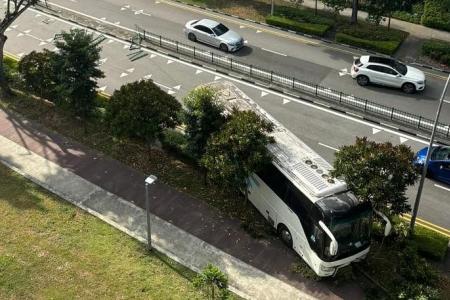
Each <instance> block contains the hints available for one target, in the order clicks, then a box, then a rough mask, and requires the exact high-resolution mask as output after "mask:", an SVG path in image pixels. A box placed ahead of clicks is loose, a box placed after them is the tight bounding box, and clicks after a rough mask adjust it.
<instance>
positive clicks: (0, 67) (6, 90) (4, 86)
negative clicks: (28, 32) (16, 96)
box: [0, 33, 12, 97]
mask: <svg viewBox="0 0 450 300" xmlns="http://www.w3.org/2000/svg"><path fill="white" fill-rule="evenodd" d="M7 39H8V37H7V36H6V35H5V34H4V33H0V89H1V90H2V93H3V95H4V96H6V97H8V96H11V95H12V91H11V88H10V87H9V84H8V80H7V79H6V74H5V68H4V64H3V55H4V49H3V48H4V47H5V43H6V40H7Z"/></svg>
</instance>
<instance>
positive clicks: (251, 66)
mask: <svg viewBox="0 0 450 300" xmlns="http://www.w3.org/2000/svg"><path fill="white" fill-rule="evenodd" d="M252 71H253V65H250V77H252Z"/></svg>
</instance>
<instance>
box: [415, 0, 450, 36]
mask: <svg viewBox="0 0 450 300" xmlns="http://www.w3.org/2000/svg"><path fill="white" fill-rule="evenodd" d="M422 24H423V25H425V26H427V27H432V28H437V29H441V30H446V31H450V0H425V6H424V10H423V15H422Z"/></svg>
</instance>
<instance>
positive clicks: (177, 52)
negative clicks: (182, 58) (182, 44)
mask: <svg viewBox="0 0 450 300" xmlns="http://www.w3.org/2000/svg"><path fill="white" fill-rule="evenodd" d="M177 53H178V41H177Z"/></svg>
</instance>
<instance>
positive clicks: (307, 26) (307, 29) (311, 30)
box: [266, 16, 331, 36]
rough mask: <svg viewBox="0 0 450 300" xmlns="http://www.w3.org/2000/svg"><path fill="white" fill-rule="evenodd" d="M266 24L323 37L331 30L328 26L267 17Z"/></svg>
mask: <svg viewBox="0 0 450 300" xmlns="http://www.w3.org/2000/svg"><path fill="white" fill-rule="evenodd" d="M266 23H267V24H270V25H274V26H279V27H282V28H286V29H290V30H294V31H299V32H303V33H308V34H313V35H318V36H324V35H325V33H326V32H327V31H328V30H329V29H330V28H331V26H330V25H324V24H314V23H300V22H297V21H294V20H290V19H286V18H283V17H277V16H267V17H266Z"/></svg>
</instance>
